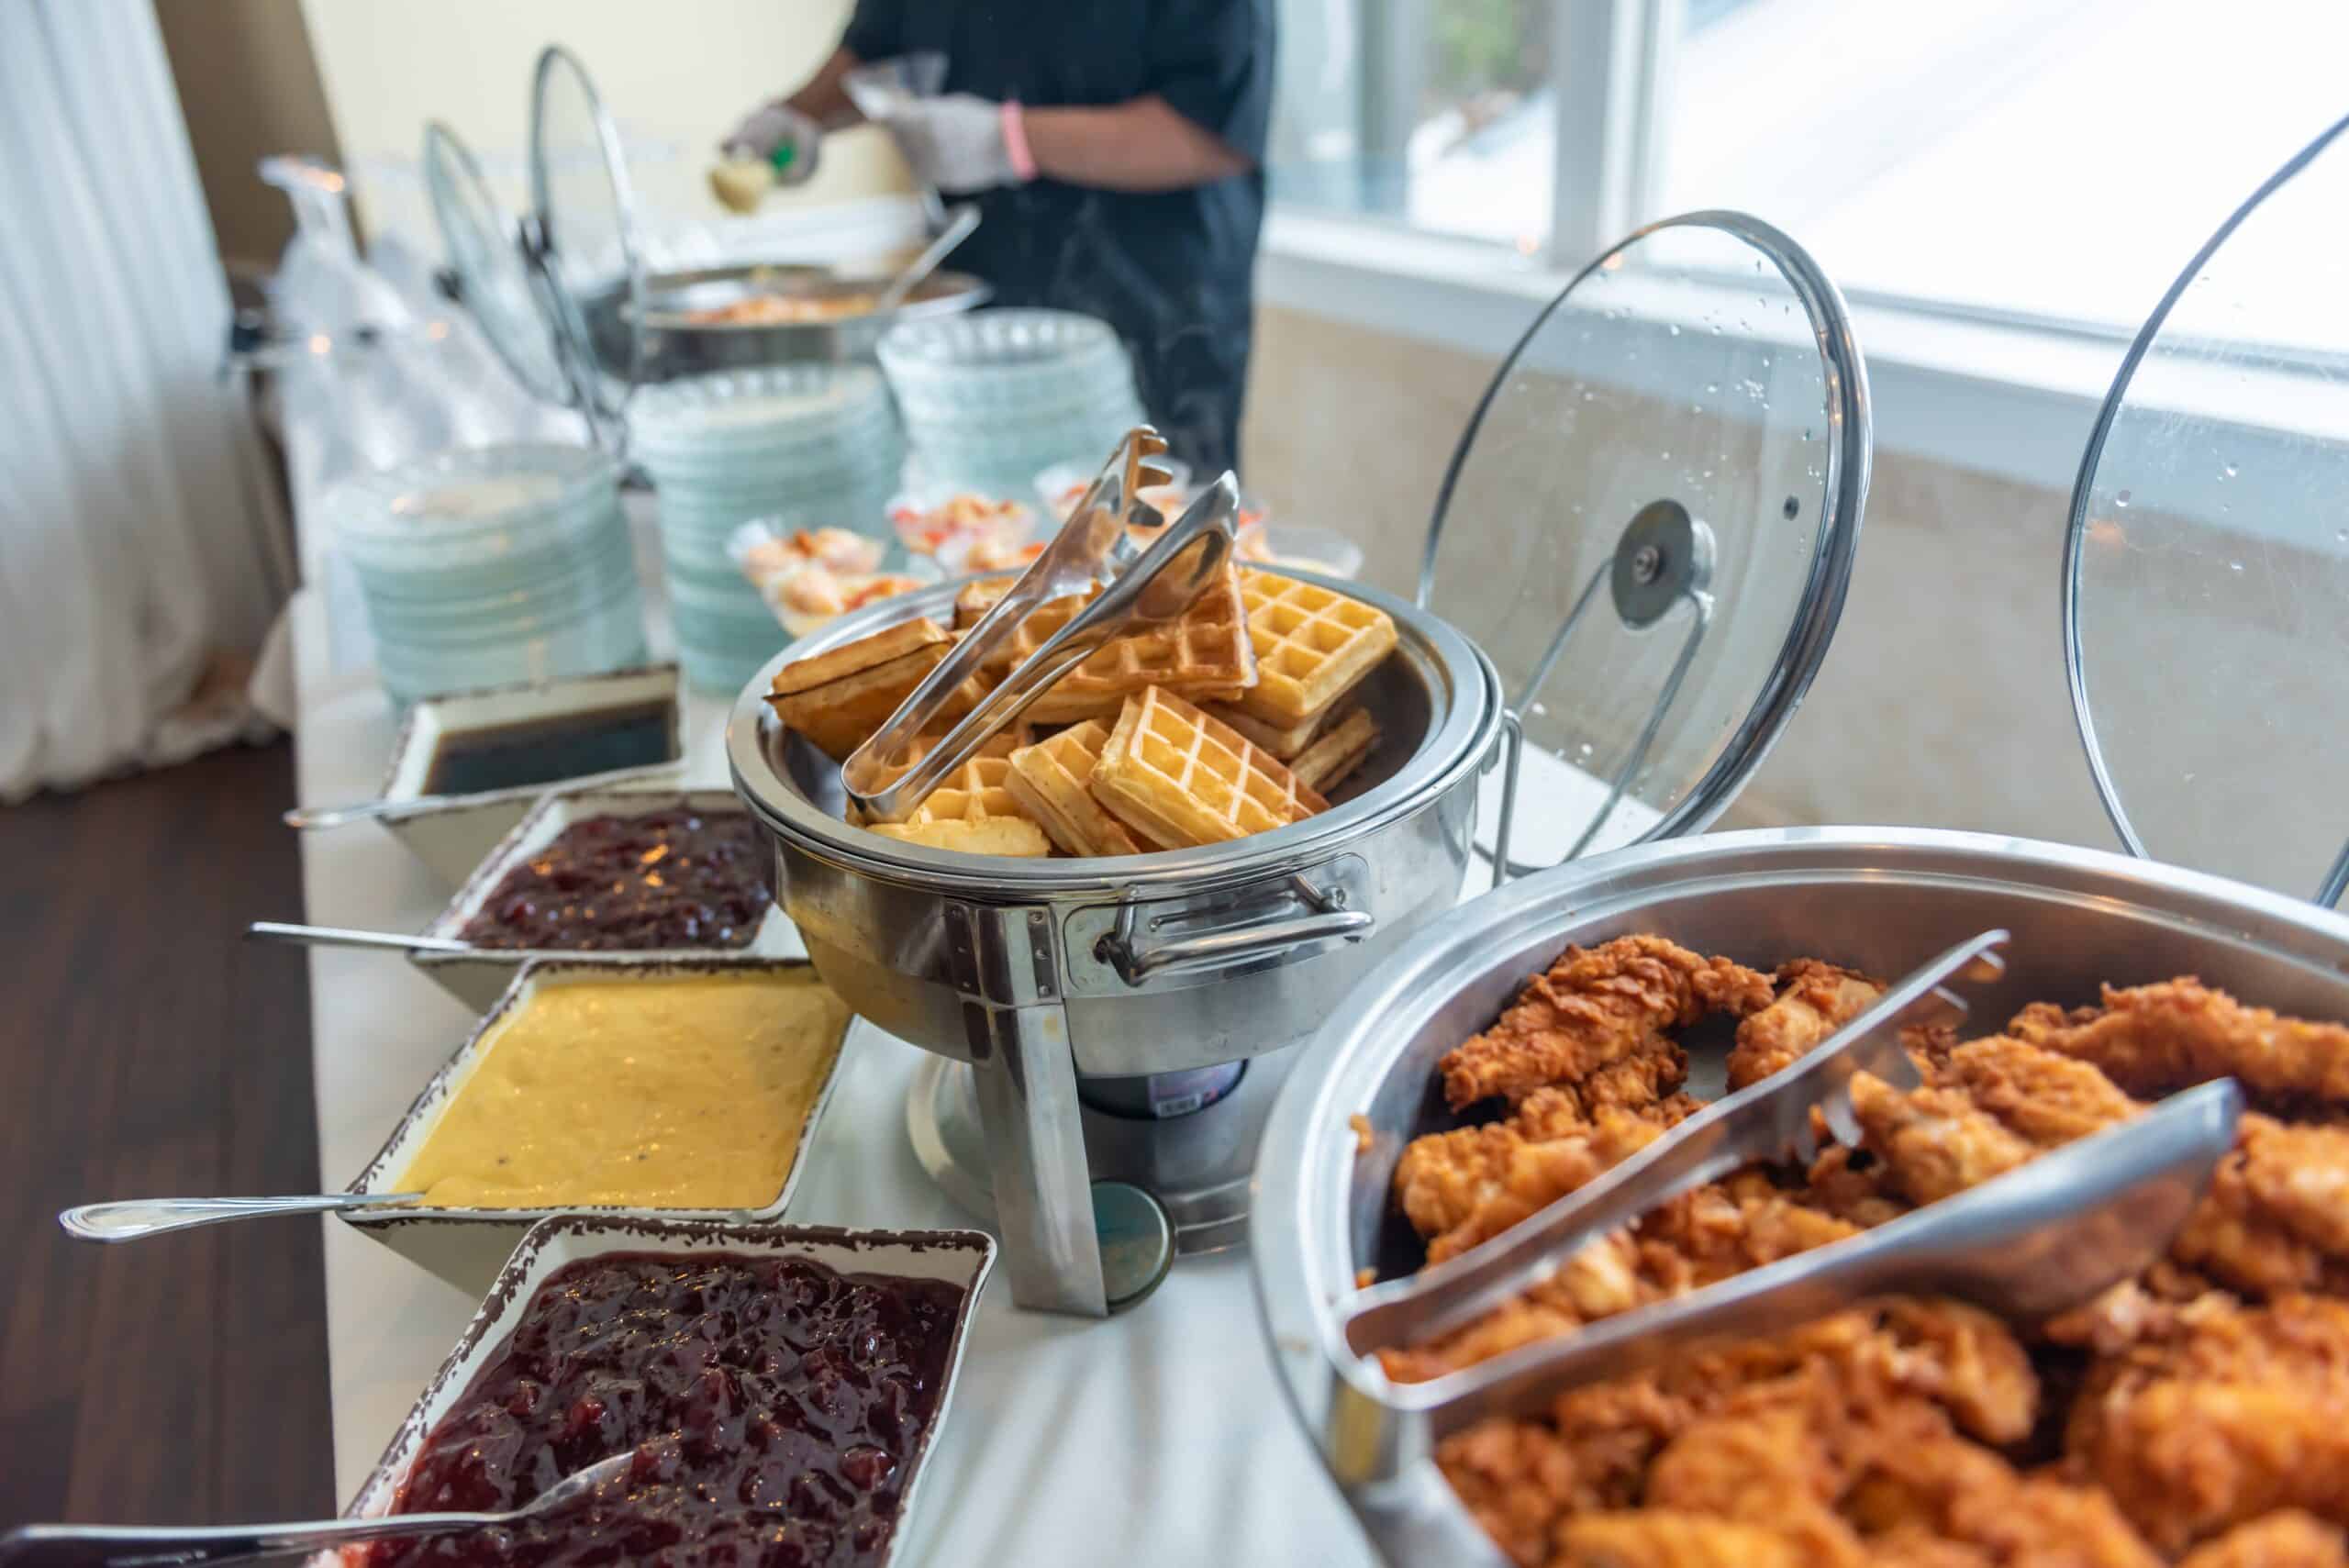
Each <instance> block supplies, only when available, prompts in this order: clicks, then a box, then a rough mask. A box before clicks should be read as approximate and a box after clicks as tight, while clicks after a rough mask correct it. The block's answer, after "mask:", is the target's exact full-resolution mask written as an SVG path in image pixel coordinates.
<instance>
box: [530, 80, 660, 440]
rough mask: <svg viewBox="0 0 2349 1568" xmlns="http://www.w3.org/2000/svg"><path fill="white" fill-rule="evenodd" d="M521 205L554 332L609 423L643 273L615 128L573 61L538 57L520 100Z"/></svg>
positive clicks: (633, 366) (638, 352) (631, 380)
mask: <svg viewBox="0 0 2349 1568" xmlns="http://www.w3.org/2000/svg"><path fill="white" fill-rule="evenodd" d="M530 199H531V202H532V205H533V206H535V207H536V208H537V209H538V220H539V236H538V238H539V241H540V248H541V249H540V259H541V261H542V262H543V267H544V275H545V277H546V279H547V282H548V283H549V284H550V285H551V286H550V289H549V292H550V293H551V295H552V296H553V300H554V307H555V319H556V323H557V326H558V327H559V328H560V329H561V330H562V333H563V336H564V338H565V339H566V340H567V344H568V346H569V348H570V349H571V350H572V352H573V363H574V365H575V366H577V367H578V368H579V372H580V375H579V379H580V381H581V389H580V390H581V394H582V395H583V397H584V399H585V402H586V405H587V406H588V409H589V410H590V412H591V415H592V416H593V417H596V419H597V420H598V421H599V423H602V424H604V425H606V426H616V425H617V424H618V421H619V417H620V413H621V410H622V409H623V408H625V407H626V406H627V403H628V395H629V389H630V388H631V387H632V386H633V385H634V384H635V383H636V380H637V378H638V376H639V374H640V371H641V369H642V358H643V339H642V335H641V334H640V333H639V332H638V331H637V329H636V324H637V323H638V322H639V321H640V319H642V313H643V307H644V270H643V268H642V266H641V265H640V264H639V262H638V260H637V255H636V246H635V239H634V230H635V216H636V198H635V195H634V193H633V192H632V190H631V189H630V187H629V177H628V161H627V158H626V157H625V155H624V154H623V152H622V150H621V148H620V137H619V128H618V127H617V126H616V125H614V124H613V123H612V117H611V116H610V115H608V114H607V113H606V112H605V110H604V102H603V99H602V98H600V97H598V96H597V95H596V86H595V83H592V82H590V81H589V80H588V78H587V72H586V68H585V67H584V66H582V65H581V64H580V63H579V61H578V58H577V57H576V56H574V55H573V54H572V53H571V51H570V50H566V49H564V48H562V46H561V45H559V44H551V45H549V46H548V47H547V49H546V50H544V51H543V52H541V53H540V56H539V65H538V74H537V77H536V80H535V83H534V84H533V86H532V89H531V94H530Z"/></svg>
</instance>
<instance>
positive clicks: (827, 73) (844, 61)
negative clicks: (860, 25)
mask: <svg viewBox="0 0 2349 1568" xmlns="http://www.w3.org/2000/svg"><path fill="white" fill-rule="evenodd" d="M861 64H863V61H860V60H858V59H857V58H856V56H854V55H853V54H851V53H850V52H849V51H848V50H844V49H836V50H832V57H831V58H830V59H829V60H827V61H824V63H823V64H821V65H819V66H818V67H817V68H816V74H815V75H813V76H811V77H809V78H808V79H807V85H806V86H804V87H802V88H800V89H799V91H797V92H796V93H794V94H793V95H791V96H790V97H788V98H786V99H785V100H784V102H785V103H786V104H789V105H790V106H792V107H793V108H795V109H797V110H798V111H799V112H800V113H801V114H803V115H806V116H807V117H808V118H809V119H811V120H814V121H815V122H816V123H817V124H818V125H819V126H822V127H823V128H825V129H826V130H838V129H840V128H841V127H842V126H852V125H861V124H863V120H864V117H863V115H861V114H859V113H858V112H857V108H856V106H855V105H854V104H852V103H851V102H850V101H849V96H848V90H847V89H846V88H844V87H842V86H841V79H842V78H843V77H845V76H846V75H847V74H848V73H849V72H852V71H853V70H855V69H856V68H857V67H858V66H859V65H861Z"/></svg>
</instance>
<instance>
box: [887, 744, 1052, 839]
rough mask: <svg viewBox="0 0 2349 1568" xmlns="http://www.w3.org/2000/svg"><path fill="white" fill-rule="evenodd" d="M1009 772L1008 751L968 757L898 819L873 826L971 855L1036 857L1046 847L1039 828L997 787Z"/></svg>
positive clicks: (898, 836) (890, 835) (894, 835)
mask: <svg viewBox="0 0 2349 1568" xmlns="http://www.w3.org/2000/svg"><path fill="white" fill-rule="evenodd" d="M1010 772H1011V760H1010V759H1009V758H1008V757H974V758H972V759H971V760H970V761H969V762H965V763H963V765H962V766H961V767H959V768H957V769H955V770H954V772H953V773H952V774H950V775H948V777H947V780H946V782H945V783H944V784H940V785H939V786H938V787H937V788H936V789H934V790H931V791H930V794H929V795H926V796H924V797H923V799H922V803H921V804H920V805H919V806H915V807H914V808H913V810H912V811H911V812H909V813H907V816H906V818H905V820H904V821H902V822H880V823H875V824H874V826H873V831H874V832H875V833H878V834H880V835H881V836H882V837H884V838H886V839H896V840H898V841H900V842H901V843H907V844H927V845H928V846H930V848H931V849H933V850H960V851H963V853H964V854H971V855H1020V856H1026V857H1029V858H1036V857H1041V856H1043V855H1046V854H1049V853H1051V852H1052V843H1051V841H1050V840H1047V839H1046V838H1045V837H1044V830H1043V829H1042V828H1039V827H1037V826H1036V824H1035V823H1033V822H1031V821H1030V820H1029V819H1028V818H1027V817H1025V816H1023V815H1021V813H1020V810H1019V802H1018V801H1016V800H1014V799H1013V798H1012V797H1011V794H1010V792H1009V791H1008V790H1006V789H1005V788H1004V787H1003V781H1004V778H1005V776H1006V775H1007V774H1008V773H1010Z"/></svg>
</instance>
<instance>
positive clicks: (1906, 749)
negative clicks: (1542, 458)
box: [1243, 308, 2116, 848]
mask: <svg viewBox="0 0 2349 1568" xmlns="http://www.w3.org/2000/svg"><path fill="white" fill-rule="evenodd" d="M1494 364H1495V361H1493V360H1491V359H1488V358H1485V357H1481V356H1477V355H1471V354H1462V353H1457V352H1453V351H1449V350H1443V349H1440V348H1435V347H1431V346H1430V345H1428V344H1426V343H1422V342H1419V341H1416V340H1410V339H1401V338H1392V337H1386V336H1384V335H1381V334H1378V333H1375V332H1367V331H1364V330H1362V329H1361V328H1355V327H1353V326H1350V325H1346V324H1341V323H1338V322H1334V321H1330V320H1327V319H1324V318H1321V317H1313V316H1308V315H1304V314H1300V313H1297V312H1295V311H1284V310H1276V309H1270V308H1267V309H1264V310H1263V311H1261V312H1260V313H1259V316H1258V320H1257V336H1256V351H1255V361H1254V365H1253V369H1252V378H1251V384H1250V390H1249V406H1248V421H1247V428H1246V430H1245V432H1244V441H1243V445H1244V448H1245V454H1246V462H1247V477H1248V485H1249V488H1250V489H1252V490H1253V491H1256V492H1258V493H1260V494H1261V495H1264V497H1265V499H1266V501H1267V503H1268V504H1269V505H1270V506H1271V507H1272V508H1273V511H1274V514H1275V517H1278V516H1283V515H1286V516H1288V517H1295V518H1297V520H1299V521H1307V520H1312V519H1314V518H1316V517H1319V518H1328V519H1333V520H1334V519H1343V521H1342V522H1335V521H1333V523H1332V526H1338V527H1342V528H1344V529H1346V531H1348V532H1350V533H1352V534H1353V536H1354V537H1355V538H1356V539H1358V540H1359V541H1360V542H1361V543H1362V544H1363V546H1364V549H1365V550H1367V551H1368V553H1369V556H1370V560H1371V563H1372V564H1371V568H1370V570H1369V572H1368V573H1367V575H1369V576H1370V577H1372V578H1373V579H1374V580H1375V581H1376V582H1378V583H1379V584H1380V585H1381V586H1383V587H1386V588H1389V589H1393V590H1395V591H1397V592H1399V593H1402V594H1404V595H1408V594H1410V593H1411V592H1412V590H1413V588H1414V586H1415V585H1416V582H1417V575H1418V569H1419V552H1420V550H1421V548H1422V544H1423V541H1424V539H1425V538H1426V532H1427V522H1428V517H1429V515H1430V513H1431V510H1432V507H1433V505H1434V499H1435V491H1436V486H1437V484H1438V483H1439V482H1440V481H1441V479H1442V475H1443V470H1444V465H1445V463H1446V462H1447V461H1448V460H1449V458H1450V456H1451V453H1452V449H1453V443H1454V442H1455V441H1456V440H1457V439H1458V438H1459V434H1460V432H1461V430H1462V429H1464V428H1465V427H1466V425H1467V421H1468V416H1469V413H1470V411H1471V410H1472V409H1473V408H1474V406H1475V400H1476V397H1477V396H1478V395H1479V394H1480V393H1481V392H1482V391H1483V388H1484V385H1485V383H1486V380H1487V379H1488V378H1489V377H1490V375H1491V374H1492V372H1493V369H1494ZM2064 516H2065V496H2063V495H2058V494H2055V493H2054V492H2052V491H2044V490H2037V489H2033V488H2031V487H2028V486H2024V485H2019V484H2010V483H2008V482H2006V481H2003V480H1998V479H1993V478H1990V477H1987V476H1986V475H1983V474H1979V473H1968V472H1965V471H1962V470H1958V469H1954V468H1951V467H1948V466H1945V465H1943V464H1940V463H1934V462H1925V461H1922V460H1920V459H1918V458H1915V457H1913V456H1909V455H1907V454H1903V453H1898V452H1891V451H1884V450H1879V451H1878V452H1877V453H1876V468H1875V478H1874V485H1873V488H1872V491H1871V494H1870V496H1869V502H1868V509H1867V517H1866V523H1865V528H1864V530H1863V534H1862V540H1861V545H1860V550H1859V557H1858V564H1857V566H1856V568H1855V569H1854V577H1853V583H1852V589H1851V595H1850V597H1849V599H1848V601H1847V603H1846V605H1845V608H1844V612H1843V618H1842V625H1841V628H1840V630H1839V631H1838V633H1837V635H1836V639H1835V642H1834V644H1833V646H1832V648H1831V650H1830V651H1829V652H1828V655H1827V659H1826V662H1825V664H1824V665H1823V666H1822V668H1821V669H1820V674H1819V678H1818V680H1817V682H1816V684H1814V685H1813V686H1812V687H1811V691H1810V696H1809V700H1808V701H1807V702H1806V703H1805V704H1804V706H1803V707H1802V709H1801V711H1800V712H1799V713H1798V714H1797V715H1796V717H1795V719H1794V721H1793V723H1792V724H1791V725H1790V726H1789V728H1788V729H1787V734H1786V736H1785V738H1784V740H1782V741H1781V742H1780V744H1779V745H1778V747H1777V749H1776V751H1774V752H1773V753H1772V754H1771V755H1770V758H1769V760H1768V761H1767V762H1765V763H1764V764H1763V765H1762V768H1761V769H1760V771H1759V772H1758V773H1756V774H1755V775H1754V777H1753V782H1752V783H1751V784H1749V785H1748V786H1747V789H1746V791H1745V794H1744V795H1743V796H1742V797H1741V799H1740V800H1739V801H1738V803H1737V805H1736V806H1733V807H1732V808H1731V812H1730V815H1729V817H1727V818H1726V819H1725V822H1724V825H1725V826H1752V825H1761V824H1770V825H1777V824H1787V823H1829V822H1836V823H1886V824H1908V825H1924V826H1934V827H1947V828H1979V829H1983V830H1987V831H1994V832H2009V833H2017V834H2022V835H2027V836H2031V837H2035V838H2046V839H2057V840H2069V841H2073V842H2077V843H2086V844H2094V845H2098V846H2100V847H2106V848H2111V847H2116V841H2115V840H2114V837H2113V834H2112V831H2111V828H2110V826H2109V825H2108V824H2107V823H2106V821H2105V818H2104V815H2103V812H2102V810H2101V808H2100V807H2099V806H2098V804H2097V798H2096V794H2095V790H2094V787H2093V785H2092V784H2090V782H2089V778H2088V773H2087V762H2086V761H2085V760H2084V759H2083V756H2082V753H2081V750H2080V743H2079V740H2078V737H2077V735H2076V732H2075V730H2074V728H2073V725H2072V712H2071V706H2070V701H2069V698H2068V696H2067V695H2066V692H2065V680H2064V670H2063V662H2062V656H2061V652H2060V649H2059V646H2058V641H2057V637H2056V626H2057V609H2056V571H2057V561H2058V555H2059V552H2060V549H2061V540H2062V538H2063V525H2064Z"/></svg>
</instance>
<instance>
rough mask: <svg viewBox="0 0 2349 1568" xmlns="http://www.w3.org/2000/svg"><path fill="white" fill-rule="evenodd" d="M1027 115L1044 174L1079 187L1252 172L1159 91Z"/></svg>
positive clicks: (1181, 184)
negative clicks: (1101, 104) (1118, 101)
mask: <svg viewBox="0 0 2349 1568" xmlns="http://www.w3.org/2000/svg"><path fill="white" fill-rule="evenodd" d="M809 112H810V113H813V112H814V111H812V110H810V111H809ZM1021 117H1022V119H1023V120H1024V121H1025V122H1026V125H1027V128H1028V149H1029V150H1030V152H1032V153H1033V154H1034V155H1035V159H1036V169H1037V172H1040V173H1041V174H1043V175H1045V176H1046V177H1047V178H1050V179H1054V180H1059V181H1062V182H1063V183H1067V184H1071V185H1090V186H1093V187H1096V188H1097V189H1100V190H1108V191H1181V190H1188V189H1189V188H1190V187H1192V186H1194V185H1204V184H1207V183H1209V182H1210V181H1215V180H1221V179H1225V178H1227V177H1229V176H1230V175H1233V174H1244V173H1246V172H1248V167H1249V162H1248V160H1247V159H1246V158H1244V157H1242V156H1241V155H1240V154H1239V153H1237V152H1234V151H1233V150H1231V149H1230V147H1227V146H1226V145H1224V143H1223V141H1222V140H1221V139H1219V138H1218V137H1217V136H1216V135H1215V134H1214V133H1213V132H1211V131H1208V130H1207V129H1206V128H1203V127H1201V126H1199V125H1198V124H1197V123H1196V122H1194V121H1192V120H1189V119H1186V118H1185V117H1183V116H1182V115H1181V114H1179V113H1177V112H1176V111H1175V108H1174V106H1172V105H1170V104H1168V103H1167V102H1166V100H1165V99H1163V98H1161V97H1159V96H1158V95H1155V94H1151V95H1146V96H1143V97H1140V98H1130V99H1128V100H1127V101H1126V102H1124V103H1122V104H1112V105H1109V106H1107V107H1103V108H1074V107H1071V108H1056V109H1028V110H1025V111H1023V113H1022V116H1021Z"/></svg>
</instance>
